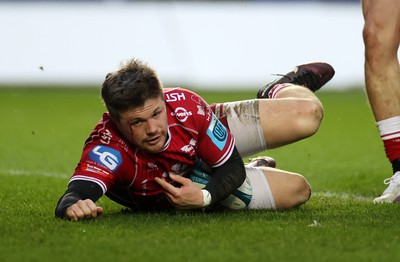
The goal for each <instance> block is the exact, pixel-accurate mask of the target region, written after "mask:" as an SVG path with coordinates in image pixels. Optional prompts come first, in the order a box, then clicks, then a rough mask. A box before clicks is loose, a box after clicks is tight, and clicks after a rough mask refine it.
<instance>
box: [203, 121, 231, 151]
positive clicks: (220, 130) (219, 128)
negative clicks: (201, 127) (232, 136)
mask: <svg viewBox="0 0 400 262" xmlns="http://www.w3.org/2000/svg"><path fill="white" fill-rule="evenodd" d="M207 135H208V136H209V137H210V138H211V141H212V142H213V143H214V145H216V146H217V147H218V148H219V149H220V150H222V149H223V148H224V147H225V145H226V141H227V140H228V130H227V129H226V127H225V126H224V125H223V124H222V123H221V122H220V121H219V120H218V119H216V118H215V116H213V118H212V119H211V122H210V125H209V126H208V128H207Z"/></svg>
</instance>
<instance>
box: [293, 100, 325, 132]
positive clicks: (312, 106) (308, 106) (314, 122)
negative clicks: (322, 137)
mask: <svg viewBox="0 0 400 262" xmlns="http://www.w3.org/2000/svg"><path fill="white" fill-rule="evenodd" d="M297 108H298V112H297V116H296V118H295V119H294V122H293V124H294V125H295V126H294V127H293V128H294V130H297V132H298V136H299V137H301V138H306V137H309V136H312V135H314V134H315V133H316V132H317V131H318V129H319V127H320V125H321V122H322V119H323V116H324V108H323V106H322V104H321V103H320V102H317V101H313V100H307V101H301V106H299V107H297Z"/></svg>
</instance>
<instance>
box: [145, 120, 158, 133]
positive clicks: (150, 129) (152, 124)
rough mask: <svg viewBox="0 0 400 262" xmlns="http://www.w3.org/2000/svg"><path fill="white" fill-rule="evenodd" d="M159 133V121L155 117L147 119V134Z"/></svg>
mask: <svg viewBox="0 0 400 262" xmlns="http://www.w3.org/2000/svg"><path fill="white" fill-rule="evenodd" d="M155 133H157V123H156V121H155V120H154V119H149V120H147V123H146V134H147V135H153V134H155Z"/></svg>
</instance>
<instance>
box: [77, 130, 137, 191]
mask: <svg viewBox="0 0 400 262" xmlns="http://www.w3.org/2000/svg"><path fill="white" fill-rule="evenodd" d="M103 125H104V127H101V128H99V127H98V126H97V127H96V128H95V130H94V131H93V132H92V134H91V135H90V137H89V138H88V140H87V141H86V143H85V146H84V149H83V152H82V156H81V159H80V161H79V164H78V166H77V167H76V169H75V172H74V174H73V175H72V177H71V179H70V183H71V182H72V181H78V180H84V181H91V182H94V183H96V184H98V185H99V186H100V187H101V189H102V191H103V194H104V193H106V192H107V190H108V189H109V188H110V187H111V186H112V185H114V183H115V181H116V180H119V182H121V179H120V178H124V177H126V176H124V175H125V174H128V173H129V172H127V168H128V163H129V161H130V159H129V156H128V154H127V153H126V151H125V150H124V148H123V146H121V144H120V143H118V141H119V139H118V137H115V136H114V133H113V132H112V131H110V130H109V129H108V128H106V126H105V124H103ZM131 166H132V165H131ZM131 169H132V168H131ZM128 178H129V177H126V179H128Z"/></svg>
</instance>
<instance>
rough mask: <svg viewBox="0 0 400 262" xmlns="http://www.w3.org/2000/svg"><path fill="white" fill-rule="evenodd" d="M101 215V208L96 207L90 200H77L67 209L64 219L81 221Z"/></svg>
mask: <svg viewBox="0 0 400 262" xmlns="http://www.w3.org/2000/svg"><path fill="white" fill-rule="evenodd" d="M102 213H103V208H102V207H98V206H97V205H96V204H95V203H94V202H93V201H92V200H90V199H85V200H79V201H78V202H76V203H75V204H73V205H72V206H70V207H69V208H67V212H66V217H67V219H68V220H72V221H78V220H82V219H92V218H96V217H98V216H99V215H101V214H102Z"/></svg>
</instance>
